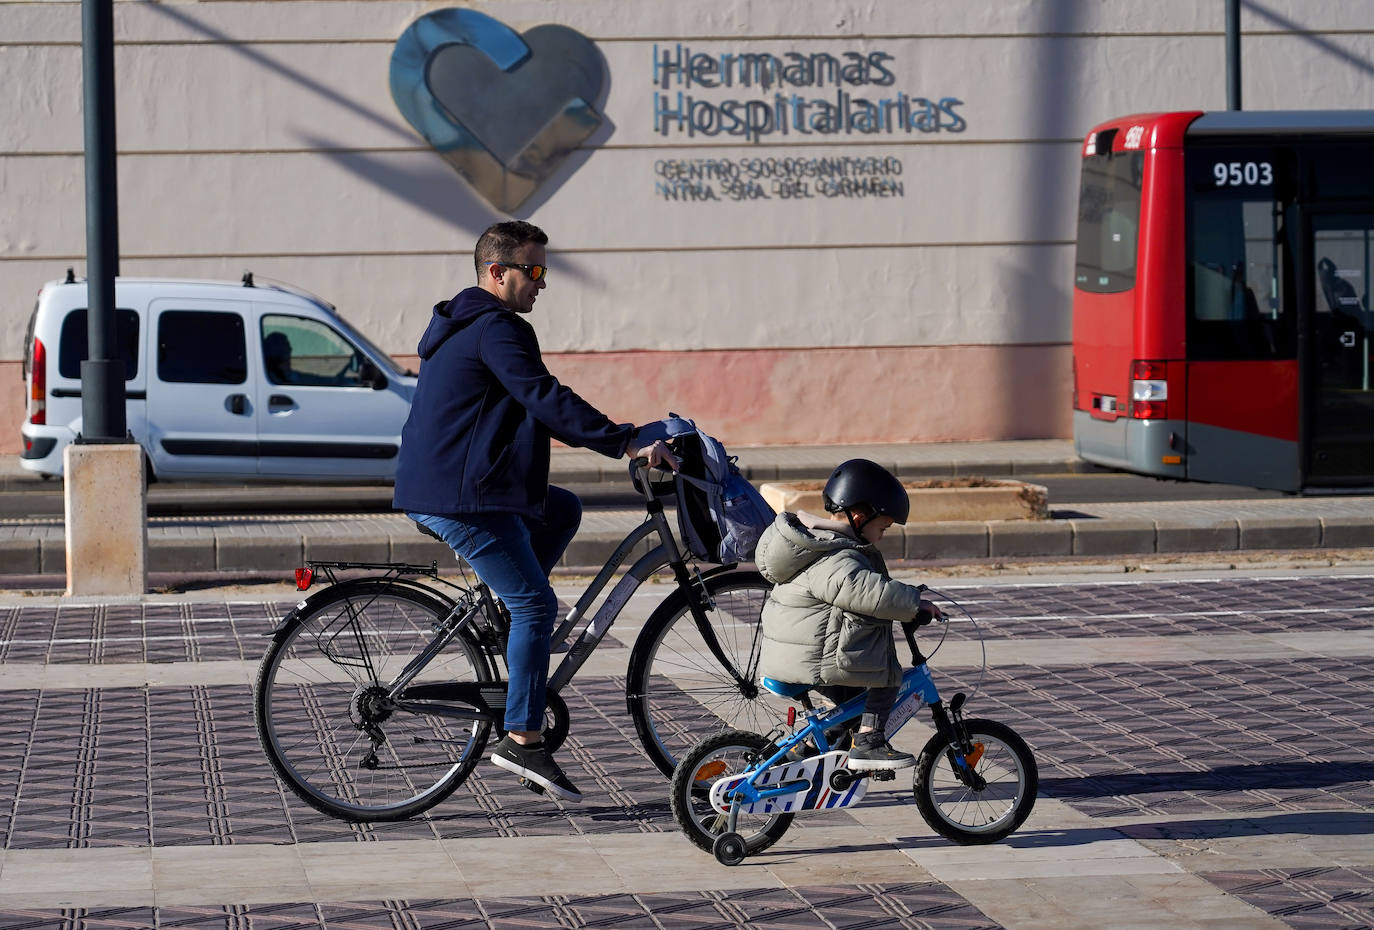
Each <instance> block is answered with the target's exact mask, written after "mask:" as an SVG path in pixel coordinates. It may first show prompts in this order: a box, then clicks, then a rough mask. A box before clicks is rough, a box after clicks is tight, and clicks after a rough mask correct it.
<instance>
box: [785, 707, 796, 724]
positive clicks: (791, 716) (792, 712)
mask: <svg viewBox="0 0 1374 930" xmlns="http://www.w3.org/2000/svg"><path fill="white" fill-rule="evenodd" d="M796 722H797V709H796V708H795V707H789V708H787V725H788V726H789V727H790V726H792V725H793V724H794V723H796Z"/></svg>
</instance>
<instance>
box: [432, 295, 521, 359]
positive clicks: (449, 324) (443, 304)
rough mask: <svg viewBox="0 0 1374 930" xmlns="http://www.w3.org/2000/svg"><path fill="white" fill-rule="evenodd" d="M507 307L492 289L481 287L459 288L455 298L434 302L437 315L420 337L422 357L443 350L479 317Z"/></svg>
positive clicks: (435, 314)
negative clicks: (448, 342)
mask: <svg viewBox="0 0 1374 930" xmlns="http://www.w3.org/2000/svg"><path fill="white" fill-rule="evenodd" d="M504 309H506V306H505V304H503V303H501V301H499V300H497V299H496V295H495V294H492V293H491V292H490V291H484V290H483V289H482V288H480V287H470V288H467V289H466V290H463V291H459V292H458V294H457V296H455V297H454V298H453V299H452V300H441V301H439V302H438V303H437V304H435V305H434V315H433V316H432V317H430V319H429V326H427V327H425V334H424V335H423V336H421V337H420V347H419V350H418V351H419V354H420V358H422V359H426V358H429V357H430V356H431V355H433V354H434V353H435V352H437V351H439V347H440V346H441V345H443V344H444V342H445V341H446V340H447V339H448V338H449V337H450V336H452V335H453V334H454V333H456V332H458V331H459V330H461V329H463V328H464V327H466V326H467V325H468V324H469V323H471V322H472V321H473V320H475V319H477V318H478V317H480V316H482V315H484V314H487V313H492V312H494V311H496V310H504Z"/></svg>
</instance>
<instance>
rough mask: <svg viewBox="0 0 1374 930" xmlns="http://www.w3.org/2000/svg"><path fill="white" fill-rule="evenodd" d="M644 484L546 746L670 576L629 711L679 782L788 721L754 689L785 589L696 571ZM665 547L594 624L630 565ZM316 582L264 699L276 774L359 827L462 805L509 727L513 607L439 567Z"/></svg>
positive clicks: (658, 493) (590, 593)
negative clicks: (707, 746)
mask: <svg viewBox="0 0 1374 930" xmlns="http://www.w3.org/2000/svg"><path fill="white" fill-rule="evenodd" d="M630 474H631V478H632V481H633V482H634V484H635V487H636V488H637V489H638V490H639V491H640V492H641V493H642V494H643V497H644V507H645V521H644V522H643V523H641V524H640V525H639V526H637V527H636V528H635V529H634V530H632V531H631V532H630V533H629V534H628V535H627V536H626V537H625V539H624V540H623V541H622V542H621V543H620V544H619V546H617V547H616V549H615V551H614V553H612V555H611V556H610V558H609V559H608V560H607V562H606V564H605V565H604V566H603V567H602V569H601V570H600V572H599V573H598V574H597V576H596V577H595V578H594V579H593V580H592V582H591V583H590V584H589V585H588V587H587V589H586V591H585V592H584V593H583V594H582V596H581V597H580V598H579V599H578V601H577V604H576V605H575V606H574V607H573V608H572V609H571V611H570V612H569V613H568V615H567V617H566V618H565V619H564V620H563V621H562V623H561V624H560V625H559V626H558V628H557V629H556V630H555V632H554V635H553V643H554V644H555V646H554V650H553V651H554V653H559V652H562V653H564V655H563V658H562V661H561V662H559V664H558V666H557V668H556V669H554V671H553V672H552V674H550V676H549V683H548V691H547V694H548V699H547V706H546V710H545V732H544V739H545V741H546V742H547V743H548V745H549V746H550V748H551V750H556V749H557V748H558V746H560V745H561V744H562V742H563V740H564V738H565V737H566V736H567V733H568V726H569V719H568V708H567V705H566V703H565V702H564V700H563V698H562V697H561V696H560V692H561V691H562V689H563V688H564V687H566V686H567V684H568V683H569V682H570V681H571V680H572V679H573V676H575V675H576V674H577V672H578V670H579V669H581V668H582V667H583V665H584V664H585V663H586V661H587V659H588V658H589V657H590V656H591V655H592V653H593V652H594V651H595V649H596V647H597V645H598V644H600V643H601V641H602V639H603V638H604V637H605V636H606V634H607V632H609V630H610V629H611V627H612V625H613V624H614V623H615V621H616V618H617V617H619V616H620V614H621V612H622V611H623V609H624V607H625V605H626V604H627V603H628V602H629V600H630V597H631V595H633V594H634V592H635V591H636V590H637V589H638V588H639V587H640V586H641V585H642V584H643V583H644V582H645V581H647V580H649V579H650V578H651V577H653V576H654V575H656V574H657V573H659V572H660V571H662V570H664V569H668V570H670V571H671V574H672V580H673V585H672V586H671V588H669V590H668V593H667V594H666V596H665V597H664V598H663V601H662V602H661V603H660V604H659V605H658V606H657V608H655V609H654V611H653V612H652V614H651V615H650V616H649V619H648V620H647V621H646V622H645V624H644V626H643V628H642V629H641V630H640V632H639V634H638V636H637V637H636V639H635V642H634V645H633V647H632V649H631V651H630V658H629V665H628V669H627V674H626V687H625V700H626V704H627V707H628V709H629V713H630V716H631V718H632V719H633V720H634V726H635V731H636V733H637V735H638V737H639V740H640V743H641V744H642V746H643V749H644V752H645V754H646V755H648V757H649V759H650V760H651V761H652V762H653V763H654V765H655V766H657V767H658V769H659V770H660V771H661V772H662V773H663V774H664V775H665V776H670V775H671V774H672V772H673V769H674V767H675V766H676V765H677V763H678V760H679V759H680V757H681V756H682V755H683V754H685V753H686V752H687V750H688V749H690V747H692V746H693V745H694V744H696V743H697V742H698V741H699V740H701V739H702V738H703V737H706V736H709V735H710V734H711V733H713V732H716V731H718V730H721V729H724V728H727V727H729V728H734V729H744V730H751V731H754V732H767V731H768V730H770V729H772V727H773V726H774V725H775V724H776V723H777V721H778V720H779V719H781V715H782V714H783V713H785V711H784V710H783V709H782V708H780V707H779V706H778V705H777V704H776V703H769V702H768V700H766V698H767V697H768V696H767V695H766V694H761V693H760V691H759V689H758V687H757V686H756V685H755V684H754V680H755V671H756V665H757V662H758V652H759V633H760V624H759V614H760V612H761V611H762V609H763V603H764V600H765V599H766V597H767V595H768V592H769V590H771V587H772V586H771V585H769V584H768V582H766V581H765V580H764V579H763V577H762V576H761V575H760V574H759V573H758V572H756V571H752V570H747V569H742V568H740V567H738V566H737V565H720V566H713V567H709V568H707V569H706V570H702V569H701V568H699V567H697V566H694V565H690V564H689V562H688V558H687V557H686V556H685V555H684V551H683V547H681V546H679V544H678V541H677V539H676V538H675V537H674V535H673V529H672V526H671V523H670V521H669V519H668V517H667V515H666V514H665V513H664V508H663V500H662V498H663V496H664V494H665V492H664V484H663V483H660V482H655V481H653V480H651V478H650V476H649V473H648V466H647V463H645V462H644V461H643V460H639V461H636V462H635V463H633V464H632V465H631V469H630ZM668 487H671V485H670V484H669V485H668ZM655 541H656V545H652V546H651V548H649V550H648V551H647V552H646V553H644V554H643V555H640V556H639V557H638V558H637V559H635V561H634V562H633V564H632V565H630V567H629V568H628V569H627V570H626V571H625V573H624V575H623V576H622V577H621V578H620V580H619V581H618V582H617V583H616V584H615V585H614V586H613V587H612V588H611V589H610V591H609V593H608V594H607V595H606V597H605V599H604V601H603V602H602V603H601V605H600V607H599V608H598V609H596V611H595V612H594V613H591V611H592V607H593V605H595V604H596V602H597V600H598V599H599V598H600V597H601V594H602V592H603V590H605V589H606V588H607V586H608V585H609V584H610V582H611V579H612V577H613V576H614V575H615V573H616V572H617V570H618V569H619V568H620V567H621V566H622V565H623V564H624V563H625V562H626V561H627V560H628V559H629V558H630V557H631V556H632V554H633V553H634V552H635V551H636V550H637V549H642V548H643V547H642V546H641V544H642V543H653V542H655ZM359 571H361V572H364V573H366V574H364V575H362V576H360V577H350V578H343V579H341V575H343V574H344V573H350V572H359ZM307 572H308V573H310V574H307ZM314 573H319V574H320V575H322V576H323V577H324V578H325V579H326V580H327V581H329V582H330V584H329V586H328V587H325V588H323V589H321V590H319V591H318V592H316V593H314V594H311V595H310V596H309V597H307V598H305V599H304V600H302V601H301V602H300V603H299V604H297V605H296V607H295V608H294V609H293V610H291V611H290V612H289V613H287V615H286V616H285V617H283V618H282V621H281V623H280V624H279V625H278V626H277V628H276V629H275V630H273V631H272V632H271V634H270V636H271V637H272V642H271V644H270V645H269V646H268V649H267V653H266V655H265V656H264V657H263V660H262V665H261V667H260V669H259V671H258V677H257V685H256V690H255V700H254V712H255V717H256V722H257V731H258V738H259V740H260V741H261V743H262V747H263V749H264V751H265V752H266V754H267V758H268V760H269V761H270V762H271V764H272V767H273V769H274V770H275V771H276V773H277V775H278V776H280V777H281V779H282V781H283V782H284V783H285V784H286V785H287V787H288V788H290V789H291V790H292V791H293V792H294V793H295V794H296V795H297V796H299V797H300V798H301V799H302V800H303V801H305V802H306V803H307V804H309V805H310V806H312V807H314V808H315V809H317V810H320V811H323V812H324V813H326V814H330V815H331V816H334V817H338V818H341V819H345V820H352V821H382V820H401V819H405V818H408V817H412V816H415V815H416V814H419V813H421V812H423V811H425V810H428V809H429V808H431V807H433V806H434V805H436V804H438V803H440V802H441V801H443V800H444V799H445V798H447V797H448V796H449V795H450V794H452V793H453V792H454V790H455V789H457V788H458V786H459V785H461V784H462V783H463V781H464V779H466V778H467V777H468V775H469V774H470V773H471V772H472V770H473V768H474V767H475V766H476V764H477V762H478V761H479V760H480V759H481V757H482V751H483V749H484V747H485V746H486V744H487V741H488V740H489V739H490V738H491V737H492V731H493V730H497V731H498V732H499V729H500V727H501V722H502V717H503V714H504V709H505V700H506V682H505V680H504V678H503V668H504V664H505V637H506V632H507V630H508V628H509V620H508V617H507V615H506V614H505V610H504V607H503V606H502V605H501V604H500V603H499V602H498V601H496V600H495V598H493V597H492V595H491V593H490V592H489V591H488V590H487V589H486V587H485V586H484V585H482V584H480V583H476V584H459V583H456V582H453V581H449V580H446V579H443V578H440V577H439V573H438V569H437V566H436V564H435V563H431V564H430V565H416V564H407V563H389V562H387V563H375V562H311V563H308V565H307V567H306V569H305V570H303V571H302V573H298V575H299V579H300V580H299V581H298V586H304V587H308V586H309V585H310V583H311V582H312V580H313V577H312V576H313V574H314ZM589 613H591V616H590V618H588V614H589ZM579 629H580V632H578V630H579ZM574 634H576V635H575V637H574Z"/></svg>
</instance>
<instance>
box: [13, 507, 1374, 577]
mask: <svg viewBox="0 0 1374 930" xmlns="http://www.w3.org/2000/svg"><path fill="white" fill-rule="evenodd" d="M327 529H329V530H331V531H329V532H306V533H299V532H298V533H291V532H286V533H281V532H277V533H274V532H272V531H271V530H272V528H271V527H269V526H255V527H252V528H251V531H245V530H244V529H243V528H242V527H240V526H236V525H233V524H230V525H229V528H228V529H226V531H225V532H222V533H217V532H215V531H214V530H213V529H211V530H205V529H199V528H197V529H193V528H190V527H178V526H171V527H158V528H153V529H152V530H150V533H149V539H148V571H149V572H151V573H195V574H199V573H229V574H233V573H241V572H273V571H277V572H286V573H289V571H290V570H291V569H292V568H294V567H295V566H298V565H300V564H302V562H304V561H307V560H339V561H358V562H386V561H404V562H418V563H421V564H424V563H428V562H430V561H435V562H437V563H438V564H439V566H440V568H441V569H442V568H444V567H445V566H451V565H453V564H455V557H454V555H453V553H452V552H451V551H450V550H449V549H448V547H447V546H445V545H443V544H442V543H439V542H437V541H435V540H431V539H427V538H425V537H423V536H420V535H419V534H418V533H413V532H410V530H409V528H408V527H406V528H404V529H396V530H393V529H390V528H387V529H383V530H381V531H379V532H366V531H364V530H362V529H360V528H354V529H353V530H352V531H350V530H349V529H348V528H347V527H345V526H343V525H340V526H339V527H338V528H337V529H335V528H333V527H328V528H327ZM623 538H624V532H623V531H618V530H617V531H612V530H606V529H598V530H588V531H584V532H581V533H579V534H578V535H577V536H576V537H574V539H573V541H572V543H571V544H570V545H569V547H568V551H567V552H566V553H565V554H564V557H563V559H562V561H561V562H560V563H559V567H560V568H562V569H564V570H570V571H571V570H579V571H588V570H592V571H594V570H596V569H599V568H600V566H601V565H602V564H603V563H604V562H605V561H606V559H607V558H608V557H609V556H610V555H611V553H612V552H613V551H614V550H615V547H616V546H617V545H619V543H620V542H621V540H622V539H623ZM879 548H880V549H881V551H882V552H883V555H884V557H885V558H887V559H888V560H890V561H894V562H904V563H921V562H932V561H941V562H948V561H951V560H959V559H1025V558H1052V559H1057V558H1072V557H1082V558H1101V557H1111V556H1142V555H1177V554H1180V553H1188V552H1198V553H1203V552H1206V553H1219V552H1220V553H1224V552H1236V551H1248V550H1261V549H1263V550H1305V549H1360V548H1374V520H1360V519H1354V518H1349V517H1337V518H1327V517H1265V518H1252V517H1240V518H1237V519H1229V520H1222V521H1217V522H1212V523H1206V522H1198V521H1187V520H1182V519H1178V518H1169V519H1164V518H1160V519H1077V518H1070V519H1059V520H1048V521H1043V522H1031V521H1018V520H990V521H986V522H980V521H956V522H948V523H931V524H925V525H919V526H907V527H903V532H901V533H889V534H888V535H887V536H886V537H885V538H884V539H883V542H882V544H881V546H880V547H879ZM641 549H642V550H643V551H647V549H648V545H647V543H645V544H641ZM638 554H639V553H638V552H637V553H635V555H636V556H637V555H638ZM65 572H66V549H65V546H64V543H63V539H62V534H61V532H60V530H59V531H58V532H56V533H50V534H48V535H43V536H29V537H18V538H10V539H0V578H3V577H6V576H32V575H60V574H65Z"/></svg>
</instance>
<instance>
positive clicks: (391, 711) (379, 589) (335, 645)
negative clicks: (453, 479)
mask: <svg viewBox="0 0 1374 930" xmlns="http://www.w3.org/2000/svg"><path fill="white" fill-rule="evenodd" d="M337 587H338V588H344V587H345V586H337ZM358 587H360V586H359V585H355V588H354V589H356V588H358ZM333 590H335V589H327V591H333ZM348 593H349V592H348V590H343V591H341V593H340V594H339V595H338V596H337V597H333V598H330V597H328V596H326V597H325V598H321V599H319V600H318V601H317V602H316V603H315V604H313V605H310V607H309V608H308V609H305V610H303V612H302V613H300V614H299V615H298V617H297V619H296V621H295V623H294V626H292V627H291V628H289V630H288V631H287V632H285V633H284V634H282V636H281V637H280V638H279V641H278V642H277V643H276V644H275V645H274V647H273V649H272V651H270V652H269V655H268V658H267V659H266V660H265V661H264V666H263V670H262V672H261V674H260V680H259V688H258V690H259V694H258V714H259V729H260V733H261V734H262V736H263V744H264V748H266V749H267V751H268V756H269V758H270V759H271V760H272V762H273V766H274V767H275V768H276V769H277V772H278V774H279V775H281V776H282V778H283V780H285V781H286V782H287V784H288V785H289V786H290V787H291V788H292V790H293V791H295V792H296V793H297V794H299V795H300V796H301V797H302V798H304V799H305V800H306V801H307V802H309V803H310V804H312V805H314V806H316V807H318V808H320V809H321V810H324V811H326V812H327V813H330V814H333V815H335V816H340V817H346V818H351V819H395V818H396V817H403V816H408V815H409V814H411V813H415V812H417V811H418V810H423V809H424V808H425V807H427V806H430V805H432V804H433V803H436V802H437V801H438V800H440V799H442V797H444V796H445V795H447V794H448V793H449V792H450V791H452V790H453V788H454V787H456V785H457V784H458V783H459V782H460V781H461V780H462V778H464V777H465V776H466V774H467V773H468V772H469V771H470V770H471V768H472V766H473V765H474V764H475V763H476V761H477V757H478V754H479V753H480V751H481V747H482V745H483V744H484V743H485V740H486V736H487V734H488V733H489V731H490V724H489V723H485V722H478V721H475V720H474V721H471V722H466V723H464V722H457V723H455V722H454V721H452V720H450V719H449V718H446V717H444V716H443V715H442V714H440V713H427V712H424V708H423V705H421V706H419V707H416V708H412V709H405V708H402V707H400V706H398V705H397V704H396V703H395V702H394V701H393V700H392V699H391V697H390V696H389V684H388V683H389V682H391V681H393V680H395V679H396V677H397V676H398V675H400V674H401V672H402V671H403V670H404V669H405V668H406V667H407V666H408V664H409V663H411V662H412V661H413V660H414V659H415V657H416V656H417V655H419V654H420V652H421V651H422V650H423V649H425V647H426V646H427V645H428V644H429V643H430V642H431V641H432V640H433V638H434V637H435V636H436V635H437V630H438V629H440V628H441V626H442V625H441V623H440V622H439V621H441V620H442V618H443V617H444V616H445V615H446V614H447V608H446V607H445V606H444V605H442V604H441V603H439V602H437V601H432V600H431V599H429V598H426V597H425V596H424V595H421V594H416V593H413V592H411V591H407V590H400V589H391V588H389V587H387V586H385V585H384V584H378V583H375V582H374V583H372V585H371V586H370V587H367V588H365V590H364V591H363V593H362V594H361V595H358V596H354V597H348V596H347V595H348ZM473 649H474V647H472V646H471V645H470V644H468V643H467V641H466V640H463V639H461V638H459V639H456V640H454V641H453V642H451V643H450V644H449V645H448V647H447V648H446V649H445V650H443V651H441V652H440V653H438V654H437V655H435V656H434V657H433V658H432V659H431V660H430V662H429V663H428V664H427V666H426V667H425V668H423V669H422V670H421V671H420V674H419V675H417V679H418V680H432V681H455V682H462V681H482V680H487V678H488V677H489V676H488V675H487V672H486V666H485V665H484V664H483V661H482V660H481V659H480V658H479V657H478V655H477V654H476V653H475V652H473ZM431 706H433V707H435V708H436V709H437V708H442V707H444V706H445V702H437V701H436V702H432V705H431ZM469 709H471V708H469Z"/></svg>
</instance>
